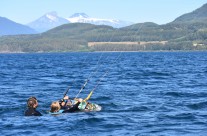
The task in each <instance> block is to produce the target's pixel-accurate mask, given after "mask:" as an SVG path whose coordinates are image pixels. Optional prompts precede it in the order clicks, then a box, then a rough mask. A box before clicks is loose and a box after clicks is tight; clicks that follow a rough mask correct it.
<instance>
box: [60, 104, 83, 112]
mask: <svg viewBox="0 0 207 136" xmlns="http://www.w3.org/2000/svg"><path fill="white" fill-rule="evenodd" d="M79 104H80V102H77V103H76V104H75V105H73V106H72V107H69V108H68V109H64V111H63V113H70V112H76V111H80V109H79V108H78V106H79Z"/></svg>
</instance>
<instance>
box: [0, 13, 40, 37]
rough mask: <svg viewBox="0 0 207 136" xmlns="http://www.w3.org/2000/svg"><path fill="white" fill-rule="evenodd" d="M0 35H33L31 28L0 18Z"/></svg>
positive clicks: (33, 31)
mask: <svg viewBox="0 0 207 136" xmlns="http://www.w3.org/2000/svg"><path fill="white" fill-rule="evenodd" d="M0 30H1V31H0V35H17V34H35V33H37V32H36V31H35V30H33V29H32V28H30V27H28V26H26V25H22V24H19V23H16V22H14V21H12V20H10V19H8V18H6V17H0Z"/></svg>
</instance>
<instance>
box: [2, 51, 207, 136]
mask: <svg viewBox="0 0 207 136" xmlns="http://www.w3.org/2000/svg"><path fill="white" fill-rule="evenodd" d="M107 72H108V75H107V76H105V77H104V78H101V77H103V75H104V74H106V73H107ZM89 77H91V78H90V80H89V82H88V84H87V86H86V88H85V89H84V90H83V91H82V92H81V93H80V95H79V96H80V97H82V98H85V97H86V96H87V94H88V93H89V92H90V90H91V89H93V88H94V87H95V86H96V85H97V84H98V85H99V86H98V87H97V89H96V90H95V91H94V94H93V95H92V97H91V99H90V100H89V101H90V102H93V103H96V104H99V105H101V106H102V110H101V111H100V112H87V113H83V112H79V113H71V114H62V115H59V116H51V115H49V114H47V111H48V110H49V107H50V104H51V102H52V101H55V100H58V99H60V98H62V96H63V94H64V92H65V90H66V89H67V87H68V86H69V85H72V87H71V89H70V90H69V93H68V95H69V96H70V97H74V96H75V95H76V94H77V93H78V91H79V90H80V88H81V86H82V85H83V84H84V82H85V80H86V79H87V78H89ZM206 77H207V52H143V53H141V52H138V53H119V52H117V53H114V52H111V53H110V52H109V53H49V54H0V132H1V135H51V136H55V135H137V136H138V135H146V136H148V135H156V136H157V135H166V136H169V135H175V136H177V135H192V136H193V135H200V136H205V135H206V134H207V129H206V127H207V79H206ZM73 81H74V82H73ZM99 81H100V82H99ZM30 96H36V97H37V98H38V100H39V107H38V110H39V111H40V112H41V113H43V116H41V117H24V110H25V109H26V100H27V99H28V98H29V97H30Z"/></svg>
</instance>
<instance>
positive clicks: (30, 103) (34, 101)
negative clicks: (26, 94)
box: [27, 97, 37, 108]
mask: <svg viewBox="0 0 207 136" xmlns="http://www.w3.org/2000/svg"><path fill="white" fill-rule="evenodd" d="M35 104H37V99H36V98H35V97H30V98H29V99H28V100H27V107H30V108H33V107H34V105H35Z"/></svg>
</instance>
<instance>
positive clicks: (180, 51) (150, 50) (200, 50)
mask: <svg viewBox="0 0 207 136" xmlns="http://www.w3.org/2000/svg"><path fill="white" fill-rule="evenodd" d="M87 52H97V53H98V52H103V53H108V52H115V53H116V52H124V53H127V52H128V53H130V52H131V53H136V52H207V50H148V51H147V50H146V51H68V52H0V54H44V53H87Z"/></svg>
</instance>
